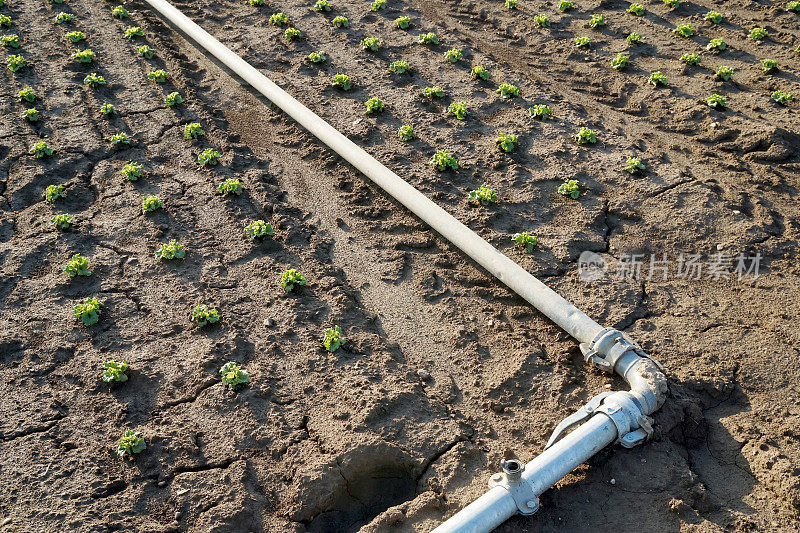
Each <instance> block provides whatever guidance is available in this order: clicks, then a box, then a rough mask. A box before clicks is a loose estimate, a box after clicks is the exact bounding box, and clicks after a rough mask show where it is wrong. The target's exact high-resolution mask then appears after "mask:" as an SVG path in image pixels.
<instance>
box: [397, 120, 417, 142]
mask: <svg viewBox="0 0 800 533" xmlns="http://www.w3.org/2000/svg"><path fill="white" fill-rule="evenodd" d="M397 136H398V137H400V140H401V141H404V142H408V141H410V140H411V139H413V138H414V127H413V126H410V125H408V124H403V125H402V126H400V129H398V130H397Z"/></svg>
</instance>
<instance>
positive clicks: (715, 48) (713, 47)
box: [706, 38, 728, 52]
mask: <svg viewBox="0 0 800 533" xmlns="http://www.w3.org/2000/svg"><path fill="white" fill-rule="evenodd" d="M727 47H728V43H726V42H725V41H724V40H723V39H719V38H717V39H711V40H710V41H708V44H707V45H706V50H709V51H712V52H722V51H723V50H725V49H726V48H727Z"/></svg>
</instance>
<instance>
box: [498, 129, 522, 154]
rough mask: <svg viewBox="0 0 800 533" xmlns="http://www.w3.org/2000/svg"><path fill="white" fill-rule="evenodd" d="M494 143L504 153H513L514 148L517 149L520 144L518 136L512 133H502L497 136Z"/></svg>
mask: <svg viewBox="0 0 800 533" xmlns="http://www.w3.org/2000/svg"><path fill="white" fill-rule="evenodd" d="M494 142H495V143H496V144H497V146H499V147H500V149H501V150H503V151H504V152H513V151H514V148H516V147H517V144H518V143H519V141H518V140H517V136H516V135H513V134H511V133H501V134H500V135H498V136H497V138H496V139H495V140H494Z"/></svg>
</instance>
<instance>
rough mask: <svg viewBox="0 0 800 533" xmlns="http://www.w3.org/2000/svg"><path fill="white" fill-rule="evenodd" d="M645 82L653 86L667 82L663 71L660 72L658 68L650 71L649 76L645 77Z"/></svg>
mask: <svg viewBox="0 0 800 533" xmlns="http://www.w3.org/2000/svg"><path fill="white" fill-rule="evenodd" d="M647 83H649V84H650V85H652V86H653V87H658V86H659V85H666V84H667V76H666V75H665V74H664V73H663V72H661V71H660V70H657V71H655V72H651V73H650V77H649V78H647Z"/></svg>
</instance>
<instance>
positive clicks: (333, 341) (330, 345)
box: [322, 326, 347, 353]
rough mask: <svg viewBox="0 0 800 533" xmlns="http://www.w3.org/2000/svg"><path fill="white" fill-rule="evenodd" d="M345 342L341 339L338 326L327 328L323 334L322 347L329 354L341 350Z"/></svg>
mask: <svg viewBox="0 0 800 533" xmlns="http://www.w3.org/2000/svg"><path fill="white" fill-rule="evenodd" d="M345 342H347V340H346V339H344V338H342V328H340V327H339V326H333V327H332V328H327V329H326V330H325V332H324V333H323V338H322V345H323V346H324V347H325V349H326V350H328V351H329V352H331V353H333V352H335V351H336V350H338V349H339V348H341V347H342V345H343V344H344V343H345Z"/></svg>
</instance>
